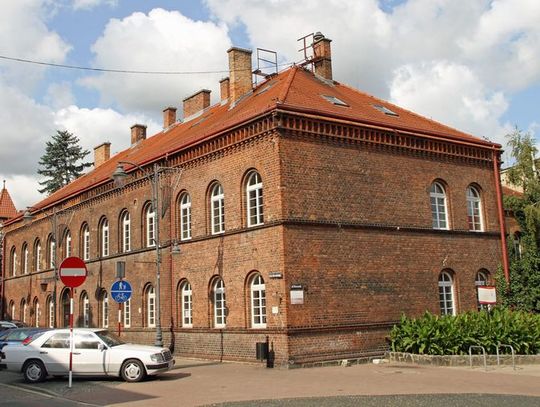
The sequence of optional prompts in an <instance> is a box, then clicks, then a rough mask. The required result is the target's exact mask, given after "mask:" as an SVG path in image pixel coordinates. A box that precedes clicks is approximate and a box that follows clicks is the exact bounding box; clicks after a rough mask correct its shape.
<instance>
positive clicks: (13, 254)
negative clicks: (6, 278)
mask: <svg viewBox="0 0 540 407" xmlns="http://www.w3.org/2000/svg"><path fill="white" fill-rule="evenodd" d="M11 275H12V276H13V277H15V276H16V275H17V249H15V248H13V249H12V250H11Z"/></svg>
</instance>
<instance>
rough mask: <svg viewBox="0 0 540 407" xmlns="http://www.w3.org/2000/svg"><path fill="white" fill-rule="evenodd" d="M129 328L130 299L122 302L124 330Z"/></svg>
mask: <svg viewBox="0 0 540 407" xmlns="http://www.w3.org/2000/svg"><path fill="white" fill-rule="evenodd" d="M130 326H131V299H129V300H127V301H126V302H124V328H129V327H130Z"/></svg>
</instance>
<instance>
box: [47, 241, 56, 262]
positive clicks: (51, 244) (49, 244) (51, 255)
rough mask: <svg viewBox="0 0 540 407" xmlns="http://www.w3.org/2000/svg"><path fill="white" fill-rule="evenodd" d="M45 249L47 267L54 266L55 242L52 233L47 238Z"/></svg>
mask: <svg viewBox="0 0 540 407" xmlns="http://www.w3.org/2000/svg"><path fill="white" fill-rule="evenodd" d="M47 250H48V253H47V254H48V256H47V257H48V259H49V268H51V269H52V268H55V267H56V242H55V241H54V239H53V237H52V235H49V237H48V239H47Z"/></svg>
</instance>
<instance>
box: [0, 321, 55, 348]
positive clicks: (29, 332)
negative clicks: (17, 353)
mask: <svg viewBox="0 0 540 407" xmlns="http://www.w3.org/2000/svg"><path fill="white" fill-rule="evenodd" d="M49 330H50V328H36V327H34V328H13V329H8V330H6V331H2V332H0V351H1V350H2V349H3V348H4V346H6V345H17V344H22V343H23V342H28V343H30V342H31V341H32V340H34V339H36V338H37V337H38V336H39V335H41V334H42V333H44V332H46V331H49Z"/></svg>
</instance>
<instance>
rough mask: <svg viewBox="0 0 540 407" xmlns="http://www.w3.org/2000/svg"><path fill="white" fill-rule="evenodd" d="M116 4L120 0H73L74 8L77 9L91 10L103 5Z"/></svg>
mask: <svg viewBox="0 0 540 407" xmlns="http://www.w3.org/2000/svg"><path fill="white" fill-rule="evenodd" d="M104 4H106V5H108V6H116V5H117V4H118V0H73V8H74V9H75V10H80V9H83V10H90V9H92V8H94V7H98V6H101V5H104Z"/></svg>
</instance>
